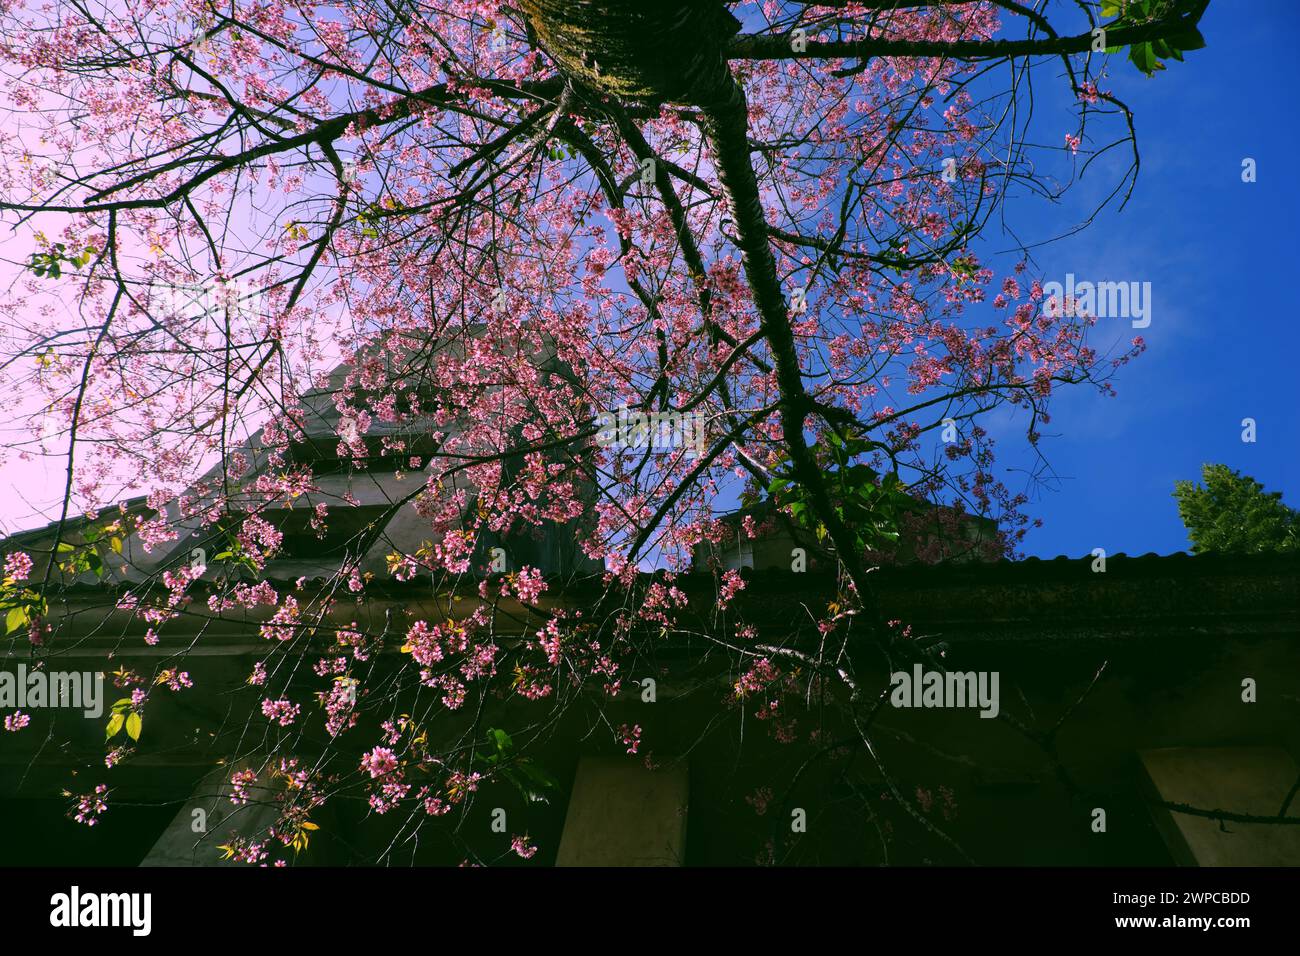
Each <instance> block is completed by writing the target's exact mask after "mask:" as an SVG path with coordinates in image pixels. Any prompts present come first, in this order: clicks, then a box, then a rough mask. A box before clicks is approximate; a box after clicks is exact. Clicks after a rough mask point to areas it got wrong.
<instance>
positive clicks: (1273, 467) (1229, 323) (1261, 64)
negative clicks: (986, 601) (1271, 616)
mask: <svg viewBox="0 0 1300 956" xmlns="http://www.w3.org/2000/svg"><path fill="white" fill-rule="evenodd" d="M1298 32H1300V4H1297V3H1294V2H1289V0H1252V2H1251V3H1249V4H1244V3H1232V2H1224V0H1216V2H1213V3H1211V4H1210V8H1209V10H1208V11H1207V13H1206V15H1205V18H1204V19H1203V20H1202V33H1203V34H1204V36H1205V38H1206V42H1207V46H1206V48H1205V49H1202V50H1197V51H1194V52H1191V53H1188V54H1187V59H1186V62H1184V63H1177V62H1172V63H1169V64H1168V69H1167V70H1166V71H1164V72H1163V73H1159V74H1157V76H1156V77H1155V78H1154V79H1147V78H1145V77H1143V76H1142V75H1141V74H1140V73H1138V72H1137V70H1136V69H1135V68H1134V67H1133V66H1132V64H1130V63H1128V62H1127V61H1121V59H1120V57H1113V58H1112V60H1111V65H1110V68H1109V79H1108V81H1107V82H1103V83H1102V84H1100V85H1101V87H1102V89H1110V90H1112V91H1113V92H1114V93H1115V94H1116V95H1117V96H1119V97H1120V98H1121V99H1123V100H1124V101H1125V102H1127V103H1128V104H1129V106H1130V107H1131V108H1132V110H1133V112H1134V115H1135V122H1136V127H1137V134H1138V145H1139V148H1140V151H1141V156H1142V168H1141V173H1140V176H1139V179H1138V184H1137V188H1136V190H1135V192H1134V194H1133V198H1132V200H1131V201H1130V202H1129V204H1128V206H1127V207H1126V208H1125V209H1124V210H1123V212H1118V211H1117V209H1116V207H1115V206H1111V207H1109V208H1108V209H1107V211H1106V212H1104V213H1103V214H1102V216H1101V217H1100V218H1099V219H1098V220H1097V221H1096V222H1094V223H1093V224H1092V225H1091V226H1090V227H1088V228H1087V229H1085V230H1084V231H1082V232H1081V233H1079V234H1078V235H1076V236H1073V237H1071V238H1069V239H1065V240H1062V241H1060V242H1057V243H1053V244H1052V245H1049V246H1047V247H1044V248H1041V249H1038V250H1036V251H1035V258H1036V260H1037V265H1038V266H1041V267H1042V270H1043V273H1042V274H1043V275H1044V276H1045V277H1046V278H1047V279H1053V278H1055V279H1057V280H1058V281H1064V278H1065V274H1066V273H1067V272H1073V273H1075V274H1076V276H1078V277H1079V278H1080V279H1082V278H1085V277H1088V278H1096V279H1108V280H1115V279H1127V280H1142V281H1150V282H1151V283H1152V303H1153V305H1152V321H1151V325H1150V327H1149V328H1146V329H1144V330H1140V331H1133V330H1128V329H1125V330H1124V331H1125V334H1126V335H1131V334H1141V335H1143V337H1144V338H1145V339H1146V342H1147V346H1148V348H1147V352H1146V354H1144V355H1143V356H1141V357H1140V358H1139V359H1137V360H1136V361H1135V362H1134V363H1132V364H1130V365H1129V366H1128V367H1127V368H1125V369H1123V370H1121V373H1120V377H1119V379H1118V382H1117V384H1116V387H1117V391H1118V396H1117V397H1115V398H1104V397H1100V396H1098V395H1096V394H1095V393H1094V392H1092V391H1084V390H1080V389H1074V390H1067V391H1064V392H1061V393H1059V394H1058V395H1057V396H1056V398H1054V400H1053V402H1054V405H1053V413H1054V414H1053V421H1052V423H1051V425H1050V426H1048V427H1047V428H1045V429H1044V431H1045V433H1048V434H1053V435H1055V436H1056V437H1054V438H1052V439H1050V440H1048V441H1046V442H1045V443H1044V445H1043V448H1044V450H1045V453H1046V456H1047V458H1048V460H1049V462H1050V464H1051V466H1052V468H1053V471H1054V472H1055V475H1056V476H1057V479H1058V480H1056V481H1054V482H1050V483H1049V487H1048V488H1040V490H1039V491H1040V493H1038V494H1036V495H1035V497H1034V500H1033V501H1032V502H1031V504H1030V505H1029V509H1028V510H1029V511H1030V513H1031V514H1032V515H1034V516H1036V517H1041V518H1042V519H1043V521H1044V527H1043V528H1041V529H1038V530H1034V531H1031V532H1030V535H1029V537H1028V538H1027V540H1026V542H1025V545H1024V548H1023V550H1024V552H1025V553H1026V554H1029V555H1039V556H1042V557H1053V556H1056V555H1059V554H1067V555H1071V556H1080V555H1084V554H1087V553H1089V552H1090V551H1091V550H1092V549H1093V548H1097V547H1101V548H1105V549H1106V551H1107V553H1108V554H1114V553H1116V552H1127V553H1130V554H1142V553H1145V552H1148V551H1154V552H1157V553H1161V554H1166V553H1170V552H1174V551H1181V550H1186V549H1187V548H1188V542H1187V537H1186V532H1185V530H1184V529H1183V526H1182V522H1181V521H1180V520H1179V518H1178V513H1177V506H1176V503H1175V501H1174V499H1173V498H1171V497H1170V494H1171V492H1172V490H1173V484H1174V482H1175V481H1176V480H1177V479H1179V478H1193V477H1197V476H1199V472H1200V466H1201V464H1202V462H1224V463H1226V464H1228V465H1229V466H1231V467H1233V468H1238V469H1240V470H1242V471H1243V472H1245V473H1246V474H1249V475H1252V476H1254V477H1255V478H1256V479H1258V480H1259V481H1261V482H1263V484H1264V485H1265V487H1266V488H1268V489H1269V490H1271V491H1281V492H1282V493H1283V501H1284V502H1286V503H1287V504H1289V505H1291V506H1292V507H1297V506H1300V487H1298V482H1300V467H1297V466H1298V464H1300V460H1298V456H1297V447H1300V422H1298V420H1297V414H1296V412H1297V401H1296V398H1297V393H1298V390H1297V386H1296V367H1295V366H1296V358H1297V355H1298V354H1300V317H1297V315H1296V310H1295V308H1294V306H1293V305H1292V303H1293V302H1294V299H1295V290H1294V289H1293V286H1292V284H1293V283H1295V282H1296V280H1297V278H1298V277H1300V263H1298V262H1297V260H1296V251H1297V248H1298V244H1297V240H1296V235H1297V227H1298V225H1300V197H1298V193H1297V190H1298V189H1300V183H1297V181H1296V174H1295V169H1294V164H1295V162H1296V158H1297V155H1298V154H1300V142H1298V137H1297V133H1296V126H1295V116H1296V113H1297V111H1296V108H1295V104H1294V101H1293V99H1292V97H1293V96H1294V95H1295V94H1294V90H1293V83H1292V81H1293V79H1294V76H1295V51H1294V46H1293V43H1294V37H1295V36H1296V34H1297V33H1298ZM1045 72H1046V71H1045ZM1044 79H1047V78H1046V77H1044ZM1050 85H1052V84H1050V83H1043V84H1041V85H1038V92H1039V93H1041V94H1043V95H1047V93H1048V91H1047V87H1048V86H1050ZM1056 115H1059V116H1061V117H1062V118H1064V114H1063V113H1057V114H1056ZM1107 141H1109V140H1108V139H1102V140H1100V141H1099V142H1098V143H1095V144H1093V145H1104V143H1105V142H1107ZM1088 145H1089V144H1088V143H1086V142H1085V144H1084V147H1083V150H1082V151H1081V153H1080V157H1079V158H1080V159H1081V160H1082V159H1083V158H1084V153H1085V152H1086V150H1087V148H1088ZM1116 152H1117V151H1116ZM1246 157H1250V158H1253V159H1255V160H1256V162H1257V181H1256V182H1255V183H1252V184H1247V183H1243V182H1242V180H1241V169H1242V166H1241V164H1242V160H1243V158H1246ZM1114 163H1115V164H1114V165H1109V166H1106V165H1102V166H1098V165H1094V167H1093V168H1092V169H1090V170H1089V171H1088V172H1087V174H1086V175H1085V176H1084V178H1083V180H1082V181H1081V182H1079V183H1076V185H1075V187H1074V188H1073V190H1072V192H1071V193H1070V194H1068V195H1067V197H1066V199H1065V200H1064V201H1063V202H1061V203H1059V204H1056V205H1049V204H1047V203H1043V202H1027V203H1024V204H1022V205H1021V206H1017V207H1016V208H1015V210H1014V213H1015V221H1016V223H1017V227H1018V231H1019V233H1020V235H1021V236H1022V237H1028V236H1035V237H1039V238H1046V237H1048V236H1051V235H1055V234H1058V233H1060V232H1061V231H1063V230H1064V229H1066V228H1067V227H1068V226H1069V225H1071V224H1073V223H1075V222H1077V221H1079V220H1080V219H1081V218H1083V217H1084V216H1085V215H1086V214H1087V213H1088V212H1089V211H1090V210H1091V209H1092V208H1094V206H1095V205H1096V202H1097V201H1098V199H1099V197H1100V196H1101V195H1102V194H1103V191H1107V190H1109V188H1110V187H1111V186H1113V184H1114V182H1115V179H1116V176H1117V175H1118V174H1119V173H1120V172H1122V167H1121V166H1120V165H1119V164H1120V163H1121V157H1120V156H1118V155H1116V156H1115V159H1114ZM1124 165H1126V162H1125V163H1124ZM1111 321H1112V322H1113V321H1115V320H1111ZM1247 417H1250V418H1254V419H1255V420H1256V422H1257V423H1258V439H1257V441H1256V442H1255V443H1254V444H1246V443H1244V442H1243V441H1242V440H1241V432H1242V428H1241V421H1242V419H1243V418H1247ZM1000 431H1001V430H1000V429H999V432H1000ZM995 434H998V432H995ZM1000 448H1001V449H1002V451H1003V454H1002V455H1000V456H999V460H1000V463H1001V464H1002V465H1003V466H1017V465H1019V466H1022V467H1023V466H1026V465H1028V464H1029V463H1030V460H1029V457H1028V456H1026V455H1024V454H1022V453H1021V452H1022V450H1023V449H1024V448H1025V442H1024V439H1023V428H1022V429H1021V430H1020V433H1019V435H1018V434H1017V433H1016V432H1015V431H1012V430H1011V429H1007V430H1006V431H1005V433H1004V437H1002V439H1001V441H1000ZM1005 480H1006V481H1007V482H1008V484H1009V485H1010V486H1011V487H1012V488H1013V489H1016V490H1019V489H1020V488H1022V487H1024V486H1025V485H1026V482H1025V480H1024V479H1023V478H1020V479H1019V480H1018V479H1017V475H1015V474H1013V475H1011V476H1009V477H1007V478H1006V479H1005Z"/></svg>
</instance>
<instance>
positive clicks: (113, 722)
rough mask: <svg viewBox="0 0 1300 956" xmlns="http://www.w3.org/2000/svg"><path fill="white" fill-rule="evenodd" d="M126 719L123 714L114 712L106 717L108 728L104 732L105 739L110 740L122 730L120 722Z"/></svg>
mask: <svg viewBox="0 0 1300 956" xmlns="http://www.w3.org/2000/svg"><path fill="white" fill-rule="evenodd" d="M125 721H126V715H125V714H114V715H113V716H112V717H110V718H108V729H107V730H106V731H105V733H104V739H105V740H112V739H113V738H114V737H116V736H117V735H118V733H119V732H120V731H121V730H122V724H123V723H124V722H125Z"/></svg>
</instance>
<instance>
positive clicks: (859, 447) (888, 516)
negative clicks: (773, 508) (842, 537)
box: [767, 431, 916, 554]
mask: <svg viewBox="0 0 1300 956" xmlns="http://www.w3.org/2000/svg"><path fill="white" fill-rule="evenodd" d="M879 447H880V445H879V444H878V443H876V442H873V441H867V440H865V439H860V438H848V439H846V438H842V437H841V436H840V435H838V434H836V433H835V432H833V431H832V432H830V433H829V434H828V436H827V437H826V438H825V439H824V440H823V441H821V442H819V443H818V444H817V445H815V446H814V447H813V454H814V455H815V456H816V458H817V461H818V464H819V465H820V466H821V470H822V474H823V476H824V477H825V479H826V484H827V490H828V494H829V496H830V499H831V507H832V508H833V509H834V511H835V516H836V517H837V518H838V519H839V520H840V522H841V523H843V525H844V526H845V527H846V528H848V529H849V531H850V532H852V534H853V536H854V548H855V549H856V551H857V553H859V554H861V553H862V552H864V551H878V550H883V548H885V547H887V546H888V545H890V544H892V543H894V542H896V541H897V540H898V534H899V525H900V523H901V520H902V517H903V515H904V514H905V513H906V512H908V511H910V510H913V509H914V508H915V507H916V499H915V498H913V497H912V496H911V495H909V494H908V493H907V489H906V487H904V485H903V482H902V480H901V479H900V478H899V477H898V474H897V472H890V473H888V474H886V475H883V476H882V475H881V474H880V472H878V471H876V470H875V469H874V468H872V467H870V466H869V465H865V464H862V463H861V462H859V461H858V460H857V459H858V458H860V457H861V456H863V455H866V454H868V453H870V452H871V451H872V450H873V449H876V448H879ZM767 491H768V494H770V495H771V496H772V498H773V499H774V500H775V502H776V503H777V505H779V506H780V507H783V508H786V509H787V510H788V511H789V513H790V516H791V517H792V518H794V520H795V521H797V522H799V524H800V525H801V526H803V527H805V528H810V529H811V530H812V531H813V532H814V533H815V534H816V535H817V540H818V541H824V540H825V538H826V534H827V532H826V525H825V522H824V520H823V519H822V518H821V517H819V516H818V515H816V513H815V509H814V507H813V503H812V497H811V495H810V493H809V490H808V488H807V487H805V486H804V485H801V484H799V483H798V482H797V481H796V480H795V477H794V475H793V473H792V472H791V471H789V470H786V471H784V472H781V473H778V475H777V477H776V479H775V480H774V481H772V482H771V484H769V485H768V488H767Z"/></svg>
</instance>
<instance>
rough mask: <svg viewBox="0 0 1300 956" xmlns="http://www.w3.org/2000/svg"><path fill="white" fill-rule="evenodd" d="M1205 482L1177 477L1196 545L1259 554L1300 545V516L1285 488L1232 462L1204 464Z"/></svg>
mask: <svg viewBox="0 0 1300 956" xmlns="http://www.w3.org/2000/svg"><path fill="white" fill-rule="evenodd" d="M1201 478H1202V480H1203V481H1204V482H1205V485H1204V486H1201V485H1198V484H1197V483H1196V482H1194V481H1178V482H1175V483H1174V497H1175V498H1177V499H1178V514H1179V517H1181V518H1182V519H1183V524H1184V525H1185V526H1186V527H1187V537H1188V538H1189V539H1191V542H1192V551H1193V552H1195V553H1197V554H1201V553H1204V552H1206V551H1221V552H1226V553H1230V554H1258V553H1261V552H1268V551H1279V552H1286V551H1295V550H1297V548H1300V518H1298V516H1297V512H1296V511H1294V510H1293V509H1291V508H1288V507H1287V506H1286V505H1284V504H1282V493H1281V492H1278V491H1272V492H1268V491H1265V490H1264V486H1263V485H1261V484H1260V483H1259V482H1257V481H1256V480H1255V479H1254V478H1251V477H1249V476H1247V475H1243V474H1241V473H1240V472H1237V471H1233V470H1232V469H1231V468H1229V467H1228V466H1227V465H1202V466H1201Z"/></svg>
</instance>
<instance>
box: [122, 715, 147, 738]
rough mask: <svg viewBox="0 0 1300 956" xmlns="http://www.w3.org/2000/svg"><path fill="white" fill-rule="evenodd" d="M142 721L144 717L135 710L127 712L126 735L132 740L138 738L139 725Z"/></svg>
mask: <svg viewBox="0 0 1300 956" xmlns="http://www.w3.org/2000/svg"><path fill="white" fill-rule="evenodd" d="M143 723H144V719H143V718H142V717H141V716H140V715H139V714H137V713H135V712H132V713H130V714H128V715H127V718H126V735H127V736H128V737H130V738H131V739H132V740H139V739H140V725H141V724H143Z"/></svg>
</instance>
